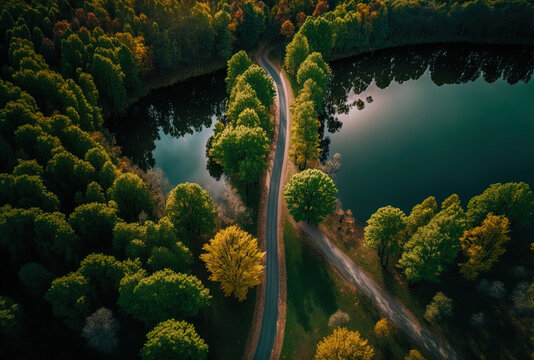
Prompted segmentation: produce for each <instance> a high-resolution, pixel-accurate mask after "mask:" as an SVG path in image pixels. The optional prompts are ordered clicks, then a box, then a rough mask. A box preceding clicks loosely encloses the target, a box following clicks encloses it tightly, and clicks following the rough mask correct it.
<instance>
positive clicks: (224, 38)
mask: <svg viewBox="0 0 534 360" xmlns="http://www.w3.org/2000/svg"><path fill="white" fill-rule="evenodd" d="M230 21H231V17H230V14H229V13H228V12H227V11H225V10H224V9H223V10H219V11H218V12H217V13H216V14H215V15H214V16H213V22H212V24H213V32H214V34H215V40H214V45H215V48H216V50H215V54H216V55H217V56H218V57H219V58H221V59H224V60H226V59H228V58H229V57H230V55H232V34H231V32H230V29H228V25H229V24H230Z"/></svg>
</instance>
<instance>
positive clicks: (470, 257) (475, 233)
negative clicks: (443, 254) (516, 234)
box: [458, 213, 510, 280]
mask: <svg viewBox="0 0 534 360" xmlns="http://www.w3.org/2000/svg"><path fill="white" fill-rule="evenodd" d="M509 232H510V223H509V221H508V219H507V218H505V217H504V216H496V215H493V214H491V213H490V214H488V215H487V216H486V219H484V221H483V222H482V224H481V225H480V226H477V227H475V228H473V229H470V230H467V231H465V232H464V235H463V236H462V238H461V239H460V242H461V244H462V251H463V253H464V255H465V256H466V258H467V261H466V262H463V263H460V264H458V265H459V267H460V273H462V275H463V276H464V277H465V278H466V279H470V280H475V279H476V278H477V276H478V275H479V274H480V273H481V272H486V271H489V270H490V269H491V267H492V266H493V264H494V263H496V262H497V261H498V260H499V257H500V256H501V255H502V254H504V253H505V252H506V249H505V248H504V245H505V244H506V243H507V242H508V241H509V240H510V236H508V233H509Z"/></svg>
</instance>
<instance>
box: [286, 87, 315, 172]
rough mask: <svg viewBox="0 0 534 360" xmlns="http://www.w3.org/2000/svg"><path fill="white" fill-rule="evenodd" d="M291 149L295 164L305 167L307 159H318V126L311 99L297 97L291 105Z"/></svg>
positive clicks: (301, 167)
mask: <svg viewBox="0 0 534 360" xmlns="http://www.w3.org/2000/svg"><path fill="white" fill-rule="evenodd" d="M290 109H291V120H292V121H291V145H292V148H291V151H290V155H291V156H293V157H294V159H295V164H296V165H297V166H298V167H299V168H300V169H305V168H306V167H307V165H308V161H312V162H314V161H317V160H319V152H320V149H319V127H320V123H319V120H318V119H317V118H318V116H317V113H316V111H315V105H314V103H313V102H312V101H309V100H304V99H301V98H300V97H299V98H297V101H296V102H295V103H293V104H292V105H291V108H290Z"/></svg>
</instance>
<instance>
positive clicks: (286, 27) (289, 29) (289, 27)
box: [280, 20, 295, 39]
mask: <svg viewBox="0 0 534 360" xmlns="http://www.w3.org/2000/svg"><path fill="white" fill-rule="evenodd" d="M294 33H295V25H293V23H292V22H291V20H286V21H284V23H283V24H282V26H281V27H280V34H281V35H283V36H285V37H286V39H291V37H292V36H293V34H294Z"/></svg>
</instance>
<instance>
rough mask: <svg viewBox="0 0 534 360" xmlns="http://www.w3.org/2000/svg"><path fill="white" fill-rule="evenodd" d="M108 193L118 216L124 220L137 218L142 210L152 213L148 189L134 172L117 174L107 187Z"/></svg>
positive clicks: (135, 219)
mask: <svg viewBox="0 0 534 360" xmlns="http://www.w3.org/2000/svg"><path fill="white" fill-rule="evenodd" d="M108 195H109V198H110V199H111V200H114V201H115V202H116V203H117V206H118V208H119V216H120V217H121V218H123V219H124V220H126V221H137V220H139V214H140V213H141V212H142V211H144V212H145V213H147V214H149V215H150V214H152V209H153V204H152V197H151V195H150V190H149V189H148V186H147V185H146V184H145V183H144V181H143V180H141V178H140V177H139V176H137V175H136V174H133V173H124V174H121V175H119V176H118V177H117V178H116V179H115V181H114V182H113V185H112V186H111V188H109V190H108Z"/></svg>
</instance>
